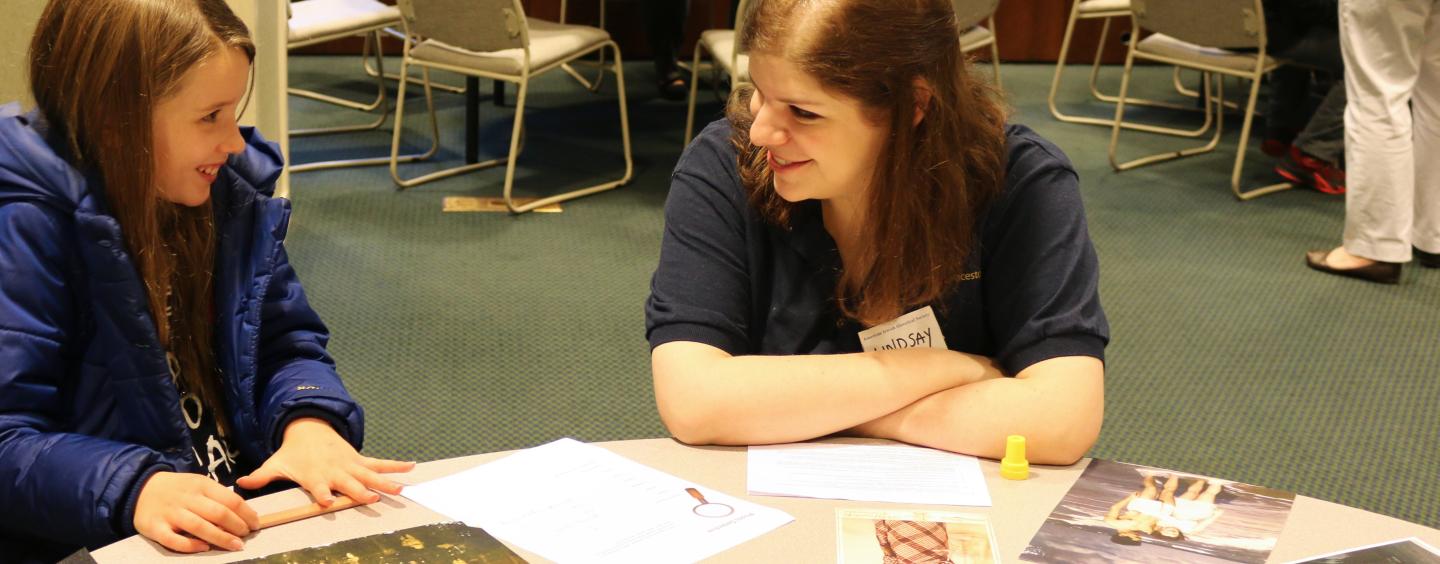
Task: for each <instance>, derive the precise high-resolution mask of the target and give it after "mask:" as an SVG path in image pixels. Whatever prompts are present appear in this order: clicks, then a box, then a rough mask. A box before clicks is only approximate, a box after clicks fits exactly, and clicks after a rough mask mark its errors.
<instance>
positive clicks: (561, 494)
mask: <svg viewBox="0 0 1440 564" xmlns="http://www.w3.org/2000/svg"><path fill="white" fill-rule="evenodd" d="M404 495H405V497H407V498H410V499H412V500H414V501H416V502H418V503H420V504H421V505H424V506H425V507H428V508H430V509H431V510H433V511H435V512H437V513H440V514H442V515H445V516H446V517H450V518H452V519H457V520H460V521H464V522H465V524H466V525H469V526H472V527H480V528H483V529H485V530H486V531H488V532H489V533H490V534H491V535H494V536H495V537H496V538H499V539H501V540H504V541H506V542H510V543H513V544H515V545H517V546H520V547H522V548H524V549H525V550H528V551H530V552H534V553H535V554H538V555H540V556H542V557H544V558H546V559H549V560H554V561H556V562H562V563H563V562H694V561H697V560H701V559H704V558H707V557H710V556H713V555H715V554H718V553H720V552H721V551H724V550H726V549H728V548H731V547H733V546H736V545H738V544H740V543H743V542H745V541H748V540H750V539H753V538H755V537H758V536H760V535H762V534H765V533H767V532H769V531H771V530H774V529H776V528H778V527H780V526H781V525H784V524H786V523H789V522H791V521H793V520H794V518H793V517H791V516H790V515H788V514H786V513H784V512H782V511H778V510H775V509H771V508H768V507H764V506H761V505H756V504H754V503H750V502H748V501H744V500H742V499H739V498H735V497H731V496H728V495H725V494H723V493H720V492H717V491H715V490H712V489H709V488H706V487H704V486H702V485H700V484H696V483H693V482H690V481H687V480H684V479H682V478H678V477H675V476H671V475H669V474H666V473H664V472H661V471H659V470H656V469H654V468H650V467H648V466H645V465H642V464H640V463H638V462H635V461H633V460H630V459H627V458H625V457H622V456H620V455H618V454H615V453H613V452H610V451H608V450H605V449H603V448H600V447H597V446H593V445H587V444H584V443H581V442H579V441H576V440H574V439H560V440H558V441H555V442H552V443H549V444H545V445H541V446H538V447H535V448H532V449H527V450H522V451H519V452H516V453H515V454H512V455H510V456H507V457H505V458H502V459H500V460H497V461H495V462H490V463H488V464H483V465H480V466H476V467H474V468H471V469H469V470H466V471H463V472H460V473H457V474H453V475H450V476H446V477H444V478H439V479H435V480H431V481H429V482H425V483H422V484H417V485H413V486H408V487H406V488H405V491H404Z"/></svg>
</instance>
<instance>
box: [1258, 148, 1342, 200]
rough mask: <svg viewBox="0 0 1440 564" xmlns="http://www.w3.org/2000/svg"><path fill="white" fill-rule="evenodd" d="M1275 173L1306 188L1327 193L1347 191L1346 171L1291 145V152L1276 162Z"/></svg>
mask: <svg viewBox="0 0 1440 564" xmlns="http://www.w3.org/2000/svg"><path fill="white" fill-rule="evenodd" d="M1275 174H1278V175H1280V177H1281V178H1284V179H1285V181H1286V182H1289V183H1291V184H1294V185H1296V186H1300V187H1304V188H1314V189H1315V190H1316V191H1318V192H1322V193H1325V194H1344V193H1345V171H1344V170H1341V169H1340V168H1339V167H1337V166H1335V165H1332V164H1330V163H1328V162H1326V161H1323V160H1320V159H1317V158H1315V157H1312V156H1310V155H1307V154H1305V153H1303V152H1301V151H1300V149H1298V148H1295V147H1291V148H1290V152H1288V153H1286V154H1285V157H1284V158H1282V159H1280V162H1278V163H1275Z"/></svg>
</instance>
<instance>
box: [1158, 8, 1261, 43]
mask: <svg viewBox="0 0 1440 564" xmlns="http://www.w3.org/2000/svg"><path fill="white" fill-rule="evenodd" d="M1130 11H1131V12H1133V13H1134V14H1135V22H1136V23H1137V24H1139V25H1140V27H1141V28H1142V29H1146V30H1149V31H1154V32H1157V33H1163V34H1165V35H1169V36H1171V37H1174V38H1176V39H1179V40H1181V41H1188V42H1190V43H1194V44H1197V45H1203V46H1206V47H1220V48H1225V49H1237V48H1251V49H1255V48H1261V47H1264V46H1265V9H1264V7H1263V6H1262V5H1261V0H1130Z"/></svg>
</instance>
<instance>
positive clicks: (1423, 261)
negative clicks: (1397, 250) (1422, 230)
mask: <svg viewBox="0 0 1440 564" xmlns="http://www.w3.org/2000/svg"><path fill="white" fill-rule="evenodd" d="M1410 250H1411V251H1413V252H1414V253H1415V260H1416V261H1419V262H1420V266H1423V267H1425V268H1440V253H1427V252H1425V251H1422V250H1420V248H1419V247H1411V248H1410Z"/></svg>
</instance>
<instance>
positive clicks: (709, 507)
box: [685, 488, 735, 518]
mask: <svg viewBox="0 0 1440 564" xmlns="http://www.w3.org/2000/svg"><path fill="white" fill-rule="evenodd" d="M685 493H688V494H690V497H693V498H695V501H698V502H700V505H696V506H695V507H694V508H692V509H691V510H690V511H692V512H694V513H695V514H696V515H699V516H701V517H711V518H714V517H726V516H729V515H730V514H731V513H734V512H735V508H734V507H730V506H729V505H725V504H723V503H716V502H713V501H709V500H706V499H705V495H704V494H701V493H700V490H697V489H695V488H685Z"/></svg>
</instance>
